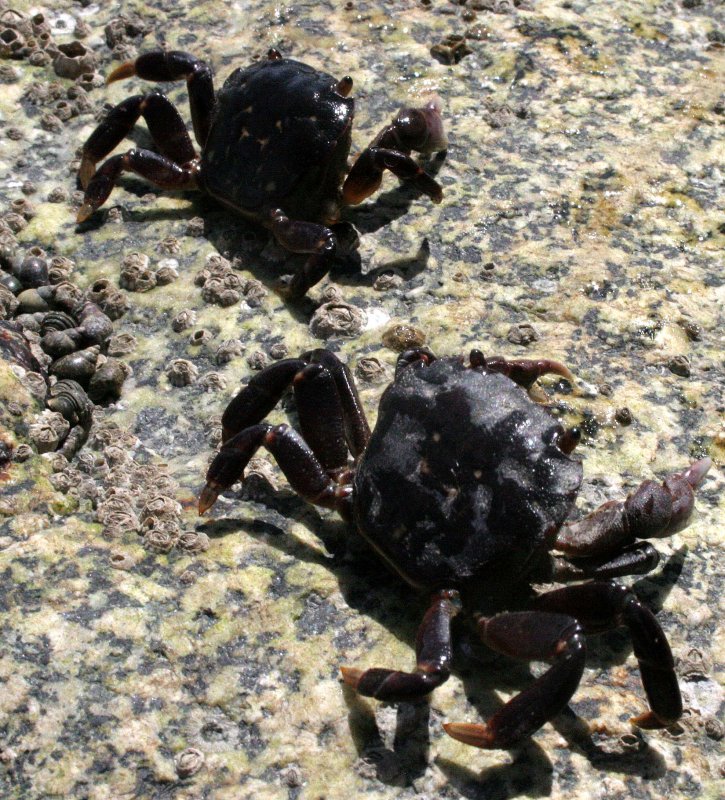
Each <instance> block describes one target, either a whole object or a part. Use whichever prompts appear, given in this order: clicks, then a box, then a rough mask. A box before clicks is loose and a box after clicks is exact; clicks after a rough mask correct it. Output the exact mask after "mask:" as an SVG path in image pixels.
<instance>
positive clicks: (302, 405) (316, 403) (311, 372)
mask: <svg viewBox="0 0 725 800" xmlns="http://www.w3.org/2000/svg"><path fill="white" fill-rule="evenodd" d="M292 385H293V388H294V393H295V401H296V406H297V414H298V416H299V419H300V429H301V431H302V437H303V438H304V440H305V441H306V442H307V443H308V444H309V446H310V448H311V449H312V452H313V453H314V454H315V456H316V457H317V459H318V460H319V462H320V463H321V464H322V466H323V467H324V469H325V470H326V471H327V472H328V473H336V472H338V471H339V470H343V469H345V467H346V466H347V460H348V455H349V454H348V449H347V442H346V439H345V425H344V421H343V413H342V404H341V403H340V396H339V395H338V393H337V387H336V386H335V380H334V378H333V377H332V375H331V374H330V372H329V370H328V369H327V368H326V367H324V366H323V365H322V364H308V365H307V366H305V367H304V369H302V370H300V371H299V372H298V373H297V374H296V375H295V377H294V382H293V384H292Z"/></svg>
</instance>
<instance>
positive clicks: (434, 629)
mask: <svg viewBox="0 0 725 800" xmlns="http://www.w3.org/2000/svg"><path fill="white" fill-rule="evenodd" d="M460 609H461V602H460V598H459V595H458V592H457V591H455V590H453V589H444V590H442V591H439V592H436V593H435V594H434V595H433V596H432V598H431V604H430V607H429V608H428V611H427V612H426V614H425V616H424V617H423V622H422V623H421V624H420V627H419V628H418V634H417V636H416V640H415V655H416V668H415V672H400V671H398V670H392V669H381V668H379V667H373V668H372V669H366V670H361V669H356V668H355V667H341V668H340V671H341V672H342V678H343V680H344V681H345V683H346V684H347V685H348V686H352V688H353V689H355V690H356V691H358V692H359V693H360V694H362V695H365V696H366V697H374V698H375V699H376V700H387V701H389V702H400V701H404V700H417V699H419V698H421V697H425V695H427V694H428V693H429V692H432V691H433V689H435V688H436V687H437V686H440V685H441V684H442V683H445V681H447V680H448V678H449V677H450V674H451V620H452V619H453V617H455V616H456V614H457V613H458V612H459V611H460Z"/></svg>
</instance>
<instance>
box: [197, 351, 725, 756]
mask: <svg viewBox="0 0 725 800" xmlns="http://www.w3.org/2000/svg"><path fill="white" fill-rule="evenodd" d="M546 373H554V374H558V375H561V376H564V377H567V378H571V375H570V373H569V371H568V370H567V369H566V367H564V366H563V365H562V364H559V363H557V362H556V361H551V360H546V359H544V360H524V359H521V360H519V359H516V360H505V359H503V358H498V357H490V358H486V357H484V356H483V354H482V353H481V352H480V351H478V350H473V351H471V354H470V357H469V362H468V363H467V364H466V363H465V362H464V359H463V358H440V359H436V358H435V357H434V356H433V354H432V353H431V352H430V351H429V350H427V349H425V348H421V349H417V350H411V351H408V352H407V353H404V354H402V355H401V356H400V358H399V360H398V365H397V369H396V376H395V381H394V383H393V384H392V385H391V386H389V387H388V388H387V390H386V391H385V393H384V394H383V397H382V399H381V401H380V408H379V411H378V419H377V424H376V426H375V429H374V430H373V431H372V433H371V432H370V429H369V427H368V424H367V422H366V420H365V416H364V414H363V412H362V409H361V406H360V401H359V398H358V395H357V391H356V389H355V386H354V383H353V381H352V378H351V376H350V373H349V371H348V369H347V368H346V367H345V366H344V365H343V364H342V363H341V362H340V361H339V360H338V359H337V357H336V356H334V355H333V354H332V353H331V352H329V351H327V350H313V351H311V352H308V353H305V354H303V355H302V356H300V358H290V359H285V360H284V361H280V362H278V363H276V364H274V365H272V366H270V367H268V368H267V369H265V370H263V371H262V372H260V373H259V374H258V375H256V376H255V377H253V378H252V379H251V380H250V381H249V383H248V384H247V386H246V387H244V388H243V389H242V390H241V391H240V392H239V393H238V394H237V396H236V397H235V398H234V399H233V400H232V401H231V403H230V404H229V406H228V407H227V409H226V411H225V413H224V416H223V418H222V424H223V428H224V431H223V440H224V442H223V445H222V448H221V451H220V452H219V453H218V454H217V456H216V457H215V459H214V461H213V462H212V464H211V467H210V468H209V472H208V475H207V484H206V486H205V488H204V489H203V491H202V493H201V497H200V499H199V511H200V513H203V512H204V511H206V510H207V509H208V508H209V507H210V506H211V505H212V504H213V503H214V502H215V500H216V498H217V496H218V494H219V493H220V492H221V491H224V490H225V489H228V488H229V487H230V486H231V485H232V484H233V483H234V482H235V481H237V480H239V479H240V478H241V477H242V475H243V471H244V468H245V466H246V465H247V463H248V462H249V459H250V458H251V457H252V455H253V454H254V452H255V451H256V450H257V448H258V447H260V446H261V445H263V446H265V447H266V448H267V449H268V450H269V451H270V453H271V454H272V455H273V456H274V457H275V459H276V460H277V462H278V463H279V465H280V467H281V469H282V471H283V472H284V474H285V475H286V477H287V478H288V480H289V482H290V483H291V485H292V487H293V488H294V490H295V491H296V492H298V493H299V494H300V495H301V496H302V497H303V498H304V499H305V500H307V501H308V502H311V503H315V504H317V505H320V506H325V507H328V508H333V509H336V510H338V511H339V512H340V513H341V514H342V516H343V517H344V518H346V519H348V520H352V521H353V522H354V524H355V527H356V528H357V530H358V531H359V533H360V534H361V535H362V536H363V537H364V538H365V540H366V541H367V542H368V543H369V544H370V545H372V547H373V548H374V549H375V550H376V551H377V553H378V554H379V555H380V556H381V557H382V558H383V559H384V560H385V561H386V562H387V564H388V565H389V566H390V567H392V568H393V569H394V570H396V571H397V572H398V573H399V574H400V575H401V576H402V577H403V578H404V579H405V580H406V581H407V582H408V583H410V584H411V585H413V586H414V587H416V588H418V589H421V590H424V591H426V592H429V593H430V595H431V601H430V606H429V608H428V611H427V612H426V614H425V617H424V618H423V622H422V624H421V626H420V628H419V631H418V635H417V639H416V655H417V664H416V668H415V670H414V671H413V672H402V671H398V670H390V669H381V668H372V669H367V670H364V671H363V670H359V669H355V668H349V667H348V668H345V667H343V669H342V674H343V678H344V680H345V682H346V683H348V684H349V685H350V686H352V687H354V688H355V689H357V691H358V692H360V693H362V694H364V695H368V696H371V697H375V698H378V699H380V700H386V701H400V700H411V699H415V698H418V697H422V696H423V695H425V694H427V693H428V692H430V691H431V690H432V689H434V688H435V687H437V686H439V685H440V684H441V683H443V682H444V681H445V680H447V678H448V677H449V675H450V663H451V620H452V618H453V617H454V616H455V615H456V614H457V613H458V611H459V609H460V608H461V599H462V600H463V604H464V605H466V606H467V607H470V606H471V605H472V604H473V603H474V602H475V603H476V605H475V607H476V608H478V609H480V608H481V607H482V605H483V607H488V606H491V605H492V606H494V607H498V608H497V610H498V611H499V612H500V613H494V614H493V615H492V616H483V615H482V614H480V613H478V614H476V615H474V619H475V624H476V627H477V629H478V632H479V633H480V635H481V637H482V639H483V641H484V642H485V643H486V644H487V645H489V646H490V647H492V648H493V649H494V650H498V651H500V652H502V653H505V654H507V655H509V656H513V657H515V658H520V659H526V660H544V661H549V662H551V666H550V668H549V669H548V671H547V672H545V673H544V674H543V675H541V676H540V677H539V678H537V679H536V680H535V681H534V682H533V684H532V685H531V686H529V687H528V688H526V689H525V690H523V691H522V692H521V693H520V694H518V695H517V696H515V697H514V698H513V699H511V700H509V702H507V703H506V704H505V705H504V706H503V707H502V708H501V709H500V710H499V711H497V712H496V713H495V714H494V715H493V717H492V718H491V719H490V720H489V721H488V723H487V724H485V725H480V724H462V723H449V724H447V725H446V726H445V728H446V731H447V732H448V733H449V734H450V735H451V736H453V737H454V738H456V739H459V740H461V741H463V742H467V743H469V744H473V745H476V746H478V747H486V748H507V747H511V746H512V745H514V744H516V743H517V742H519V741H520V740H521V739H523V738H525V737H527V736H529V735H531V734H532V733H534V732H535V731H536V730H537V729H538V728H539V727H541V725H543V724H544V723H545V722H546V721H547V720H549V719H551V718H552V717H554V716H555V715H556V714H557V713H558V712H559V711H561V710H562V709H563V707H564V706H565V705H566V704H567V703H568V701H569V699H570V698H571V696H572V695H573V693H574V691H575V690H576V688H577V686H578V684H579V680H580V678H581V676H582V672H583V670H584V661H585V651H586V646H585V635H586V634H589V633H601V632H603V631H607V630H611V629H613V628H616V627H618V626H621V625H623V626H625V627H627V628H628V629H629V632H630V635H631V637H632V641H633V644H634V652H635V655H636V657H637V660H638V662H639V668H640V673H641V677H642V683H643V685H644V690H645V693H646V695H647V699H648V702H649V707H650V710H649V711H647V712H646V713H644V714H642V715H641V716H639V717H637V718H636V719H635V720H633V721H634V722H635V723H636V724H637V725H638V726H640V727H642V728H659V727H664V726H668V725H671V724H672V723H673V722H675V720H677V719H678V718H679V716H680V714H681V712H682V703H681V699H680V691H679V686H678V682H677V677H676V675H675V672H674V663H673V658H672V653H671V651H670V647H669V645H668V643H667V639H666V638H665V635H664V633H663V632H662V629H661V628H660V626H659V624H658V622H657V620H656V619H655V617H654V615H653V614H652V612H651V611H649V610H648V609H647V608H645V607H644V606H643V605H642V604H641V603H640V602H639V600H638V599H637V597H636V596H635V595H634V594H633V592H632V591H630V590H629V589H627V588H625V587H624V586H621V585H619V584H617V583H614V582H612V581H611V580H610V579H611V578H614V577H617V576H622V575H633V574H642V573H647V572H649V571H651V570H652V569H654V567H655V566H656V564H657V562H658V553H657V551H656V550H655V549H654V548H653V547H652V545H651V544H650V543H649V542H647V541H642V540H645V539H650V538H656V537H662V536H667V535H669V534H671V533H673V532H675V531H677V530H679V529H680V528H681V527H683V526H684V525H685V524H686V523H687V520H688V518H689V516H690V514H691V512H692V508H693V501H694V489H695V487H696V486H697V485H698V484H699V483H700V481H701V480H702V478H703V477H704V475H705V474H706V472H707V470H708V468H709V466H710V461H709V460H708V459H704V460H702V461H697V462H695V463H693V464H691V465H690V466H689V467H688V468H687V469H685V470H684V471H683V472H680V473H675V474H672V475H669V476H668V477H667V478H665V480H664V481H663V482H662V483H658V482H656V481H652V480H647V481H644V482H643V483H642V484H640V486H639V487H638V488H637V489H636V490H635V491H634V492H633V493H632V494H630V495H629V496H628V497H627V498H626V500H624V501H622V502H615V501H610V502H608V503H605V504H604V505H603V506H601V507H600V508H599V509H597V510H595V511H594V512H593V513H591V514H589V516H586V517H583V518H580V519H578V520H577V521H574V522H566V520H567V519H568V517H569V516H570V513H571V511H572V509H573V504H574V500H575V498H576V495H577V493H578V491H579V487H580V484H581V481H582V467H581V463H580V462H579V461H578V460H577V459H575V458H574V457H573V456H572V452H573V450H574V448H575V446H576V444H577V442H578V440H579V433H578V431H577V429H576V428H569V429H565V428H563V427H562V426H561V425H560V424H559V423H558V422H557V421H556V420H555V419H554V418H553V417H552V416H550V415H549V413H547V411H546V409H544V408H542V407H540V406H538V405H536V404H535V403H533V402H532V401H531V400H530V399H529V397H528V395H527V393H526V391H524V390H525V389H530V388H531V387H532V385H533V383H534V381H535V380H536V379H537V378H538V377H539V376H541V375H544V374H546ZM289 385H292V387H293V390H294V396H295V400H296V405H297V410H298V413H299V421H300V427H301V430H302V435H300V434H299V433H297V432H296V431H295V430H294V429H292V428H290V427H289V426H287V425H277V426H273V425H270V424H268V423H266V422H263V421H262V420H263V419H264V417H265V416H266V415H267V414H268V413H269V411H270V410H271V409H272V408H273V407H274V405H275V404H276V402H277V401H278V400H279V398H280V396H281V394H282V393H283V392H284V391H285V389H286V388H287V387H288V386H289ZM522 387H523V388H522ZM350 455H352V458H353V460H354V464H353V465H352V466H351V464H350V463H349V457H350ZM554 551H556V553H557V554H554ZM551 581H557V582H564V583H566V582H570V581H582V582H580V583H577V584H575V585H571V586H567V587H564V588H560V589H555V590H553V591H546V592H540V593H537V592H534V590H533V589H532V588H531V584H532V583H542V582H551ZM517 587H518V588H519V589H520V588H521V587H524V588H526V589H527V593H526V596H527V601H526V604H525V605H524V607H523V610H521V609H520V608H518V607H516V606H514V607H513V610H512V605H511V598H512V597H513V596H514V592H513V591H512V590H513V589H515V588H517ZM481 604H482V605H481ZM501 608H503V609H504V610H503V611H502V612H501V611H500V609H501Z"/></svg>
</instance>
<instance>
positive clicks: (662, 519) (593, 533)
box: [554, 458, 712, 557]
mask: <svg viewBox="0 0 725 800" xmlns="http://www.w3.org/2000/svg"><path fill="white" fill-rule="evenodd" d="M711 464H712V462H711V461H710V459H709V458H703V459H701V460H700V461H695V462H694V463H693V464H691V465H690V466H689V467H688V468H687V469H686V470H684V471H683V472H677V473H674V474H672V475H669V476H668V477H667V478H665V479H664V481H662V483H657V482H656V481H643V482H642V483H641V484H640V485H639V486H638V487H637V489H636V490H635V491H634V492H632V493H631V494H630V495H628V497H627V498H626V499H625V500H624V501H616V500H610V501H609V502H607V503H604V504H603V505H601V506H600V507H599V508H598V509H596V511H593V512H592V513H591V514H589V515H588V516H586V517H584V518H583V519H580V520H577V521H576V522H571V523H569V524H568V525H564V526H562V528H561V530H560V531H559V533H558V534H557V537H556V542H555V545H554V548H555V549H556V550H560V551H562V552H563V553H565V554H566V555H567V556H575V557H576V556H603V555H607V554H612V553H615V552H616V551H617V550H619V549H620V548H622V547H625V546H627V545H630V544H632V543H633V542H634V541H635V540H636V539H653V538H661V537H663V536H669V535H670V534H672V533H675V532H677V531H679V530H680V529H681V528H683V527H684V526H685V525H686V524H687V521H688V519H689V518H690V514H691V513H692V509H693V506H694V501H695V492H694V490H695V489H696V488H697V486H698V485H699V484H700V482H701V481H702V479H703V478H704V477H705V475H706V474H707V471H708V470H709V469H710V465H711Z"/></svg>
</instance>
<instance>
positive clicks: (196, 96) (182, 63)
mask: <svg viewBox="0 0 725 800" xmlns="http://www.w3.org/2000/svg"><path fill="white" fill-rule="evenodd" d="M132 75H137V76H138V77H139V78H143V79H144V80H147V81H176V80H179V78H185V79H186V85H187V87H188V89H189V106H190V108H191V121H192V124H193V126H194V137H195V138H196V141H197V142H198V143H199V146H200V147H203V146H204V143H205V142H206V138H207V136H208V135H209V127H210V124H211V115H212V110H213V108H214V82H213V80H212V73H211V68H210V67H209V65H208V64H206V62H204V61H201V60H200V59H198V58H196V57H195V56H192V55H191V53H185V52H183V51H181V50H168V51H165V50H151V51H150V52H148V53H143V54H142V55H140V56H139V57H138V58H137V59H136V60H135V61H126V62H125V63H123V64H121V65H120V66H119V67H116V69H115V70H113V72H112V73H111V74H110V75H109V76H108V80H107V81H106V82H107V83H113V82H114V81H117V80H120V79H121V78H130V77H131V76H132Z"/></svg>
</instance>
